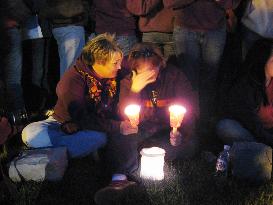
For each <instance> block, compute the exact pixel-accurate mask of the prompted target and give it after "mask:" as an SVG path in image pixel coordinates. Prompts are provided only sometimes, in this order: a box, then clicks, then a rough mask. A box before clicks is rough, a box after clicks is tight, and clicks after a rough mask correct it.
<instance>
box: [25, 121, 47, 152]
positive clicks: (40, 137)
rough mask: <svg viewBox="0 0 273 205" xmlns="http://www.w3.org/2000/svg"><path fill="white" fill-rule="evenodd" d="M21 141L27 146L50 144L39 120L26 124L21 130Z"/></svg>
mask: <svg viewBox="0 0 273 205" xmlns="http://www.w3.org/2000/svg"><path fill="white" fill-rule="evenodd" d="M22 141H23V143H24V144H26V145H27V146H28V147H34V148H37V147H48V146H52V144H51V142H50V140H49V137H48V134H47V131H46V130H43V129H42V127H41V126H40V125H39V122H34V123H31V124H29V125H27V126H26V127H25V128H24V129H23V131H22Z"/></svg>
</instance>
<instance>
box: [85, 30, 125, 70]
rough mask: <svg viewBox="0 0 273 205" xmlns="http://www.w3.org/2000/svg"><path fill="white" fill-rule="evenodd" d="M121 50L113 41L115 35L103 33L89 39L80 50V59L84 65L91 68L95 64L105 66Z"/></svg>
mask: <svg viewBox="0 0 273 205" xmlns="http://www.w3.org/2000/svg"><path fill="white" fill-rule="evenodd" d="M116 52H118V53H120V54H121V56H123V53H122V50H121V48H120V47H119V45H118V44H117V42H116V40H115V35H112V34H109V33H103V34H100V35H98V36H96V37H95V38H93V39H91V40H90V41H89V42H87V44H86V45H85V46H84V48H83V50H82V59H83V61H84V63H85V64H86V65H89V66H92V65H93V64H94V63H95V62H99V63H102V64H105V63H106V62H108V61H109V60H111V59H112V58H113V56H114V54H115V53H116Z"/></svg>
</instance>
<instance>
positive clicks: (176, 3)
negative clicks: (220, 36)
mask: <svg viewBox="0 0 273 205" xmlns="http://www.w3.org/2000/svg"><path fill="white" fill-rule="evenodd" d="M163 2H164V6H165V7H167V8H172V9H174V11H175V25H177V26H180V27H183V28H187V29H190V30H194V31H208V30H215V29H220V28H224V27H225V25H226V9H233V8H235V7H237V6H238V4H239V2H240V0H221V1H215V0H213V1H211V0H163Z"/></svg>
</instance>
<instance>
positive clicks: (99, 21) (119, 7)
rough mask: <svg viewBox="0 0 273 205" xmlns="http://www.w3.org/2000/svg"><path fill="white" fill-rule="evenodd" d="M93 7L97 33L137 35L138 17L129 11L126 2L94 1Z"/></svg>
mask: <svg viewBox="0 0 273 205" xmlns="http://www.w3.org/2000/svg"><path fill="white" fill-rule="evenodd" d="M93 7H94V8H93V9H94V12H95V21H96V28H95V31H96V33H98V34H100V33H105V32H109V33H116V34H117V35H135V34H136V17H135V16H133V14H131V13H130V12H129V11H128V9H127V5H126V0H94V1H93Z"/></svg>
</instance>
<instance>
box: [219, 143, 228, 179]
mask: <svg viewBox="0 0 273 205" xmlns="http://www.w3.org/2000/svg"><path fill="white" fill-rule="evenodd" d="M229 149H230V146H228V145H224V150H223V151H222V152H221V153H220V154H219V157H218V158H217V161H216V176H223V177H227V176H228V166H229V159H230V158H229Z"/></svg>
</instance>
